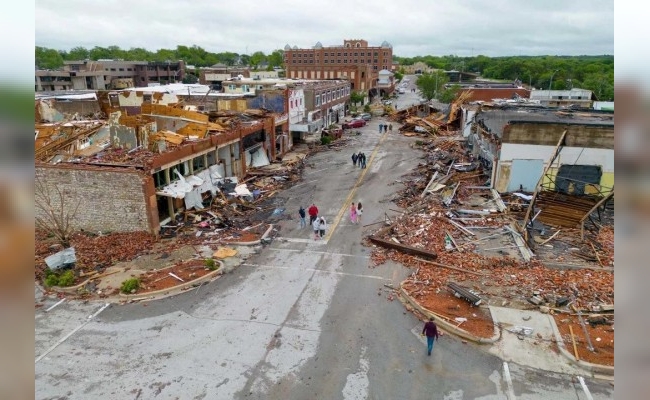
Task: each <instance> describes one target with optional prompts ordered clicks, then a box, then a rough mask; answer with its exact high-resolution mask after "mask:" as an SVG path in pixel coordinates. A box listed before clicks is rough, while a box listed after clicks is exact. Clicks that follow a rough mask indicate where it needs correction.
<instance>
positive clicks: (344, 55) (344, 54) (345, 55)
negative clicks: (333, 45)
mask: <svg viewBox="0 0 650 400" xmlns="http://www.w3.org/2000/svg"><path fill="white" fill-rule="evenodd" d="M339 56H341V53H339ZM347 56H348V53H347V52H346V53H343V57H347Z"/></svg>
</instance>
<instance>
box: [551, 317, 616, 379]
mask: <svg viewBox="0 0 650 400" xmlns="http://www.w3.org/2000/svg"><path fill="white" fill-rule="evenodd" d="M548 318H549V321H550V322H551V328H552V329H553V335H554V336H555V343H556V344H557V347H558V349H559V350H560V354H562V355H563V356H564V357H565V358H567V359H568V360H569V361H570V362H571V364H575V365H576V366H578V367H580V368H582V369H585V370H587V371H589V372H591V373H592V374H602V375H611V376H614V367H610V366H609V365H601V364H593V363H589V362H586V361H582V360H578V359H576V358H575V356H574V355H573V354H571V353H570V352H569V351H568V350H567V349H566V347H565V345H564V339H562V335H561V334H560V330H559V329H558V327H557V324H556V323H555V318H553V316H552V315H548Z"/></svg>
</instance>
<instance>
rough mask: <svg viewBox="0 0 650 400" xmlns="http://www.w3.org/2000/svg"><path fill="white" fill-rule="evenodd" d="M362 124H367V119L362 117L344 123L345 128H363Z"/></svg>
mask: <svg viewBox="0 0 650 400" xmlns="http://www.w3.org/2000/svg"><path fill="white" fill-rule="evenodd" d="M362 126H366V121H364V120H362V119H353V120H352V121H350V122H345V123H344V124H343V129H351V128H361V127H362Z"/></svg>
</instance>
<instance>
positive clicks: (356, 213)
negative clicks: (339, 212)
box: [350, 202, 363, 224]
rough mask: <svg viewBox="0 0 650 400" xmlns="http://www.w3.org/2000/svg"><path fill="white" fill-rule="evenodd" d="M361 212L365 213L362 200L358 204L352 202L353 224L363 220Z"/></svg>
mask: <svg viewBox="0 0 650 400" xmlns="http://www.w3.org/2000/svg"><path fill="white" fill-rule="evenodd" d="M361 214H363V205H361V202H358V203H357V204H354V203H352V204H351V205H350V222H352V223H353V224H358V223H359V222H361Z"/></svg>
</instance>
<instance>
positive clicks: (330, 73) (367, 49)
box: [284, 39, 393, 96]
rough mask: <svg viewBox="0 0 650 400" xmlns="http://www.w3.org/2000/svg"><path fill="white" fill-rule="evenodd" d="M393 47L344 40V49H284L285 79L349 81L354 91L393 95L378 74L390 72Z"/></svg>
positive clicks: (335, 47)
mask: <svg viewBox="0 0 650 400" xmlns="http://www.w3.org/2000/svg"><path fill="white" fill-rule="evenodd" d="M392 64H393V46H391V44H390V43H388V42H383V43H382V44H381V46H372V47H371V46H368V42H367V41H366V40H361V39H350V40H344V41H343V45H342V46H330V47H323V45H322V44H321V43H320V42H317V43H316V44H315V45H314V47H312V48H311V49H299V48H298V47H297V46H293V47H291V46H289V45H288V44H287V45H286V46H285V47H284V65H285V70H286V77H287V78H292V79H347V80H349V81H350V83H351V85H352V90H353V91H361V92H367V93H368V94H369V95H370V96H375V95H376V94H377V93H380V94H385V93H390V92H391V91H392V89H393V85H392V82H391V83H390V84H386V83H385V82H380V81H379V71H383V70H387V71H390V69H391V66H392Z"/></svg>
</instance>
